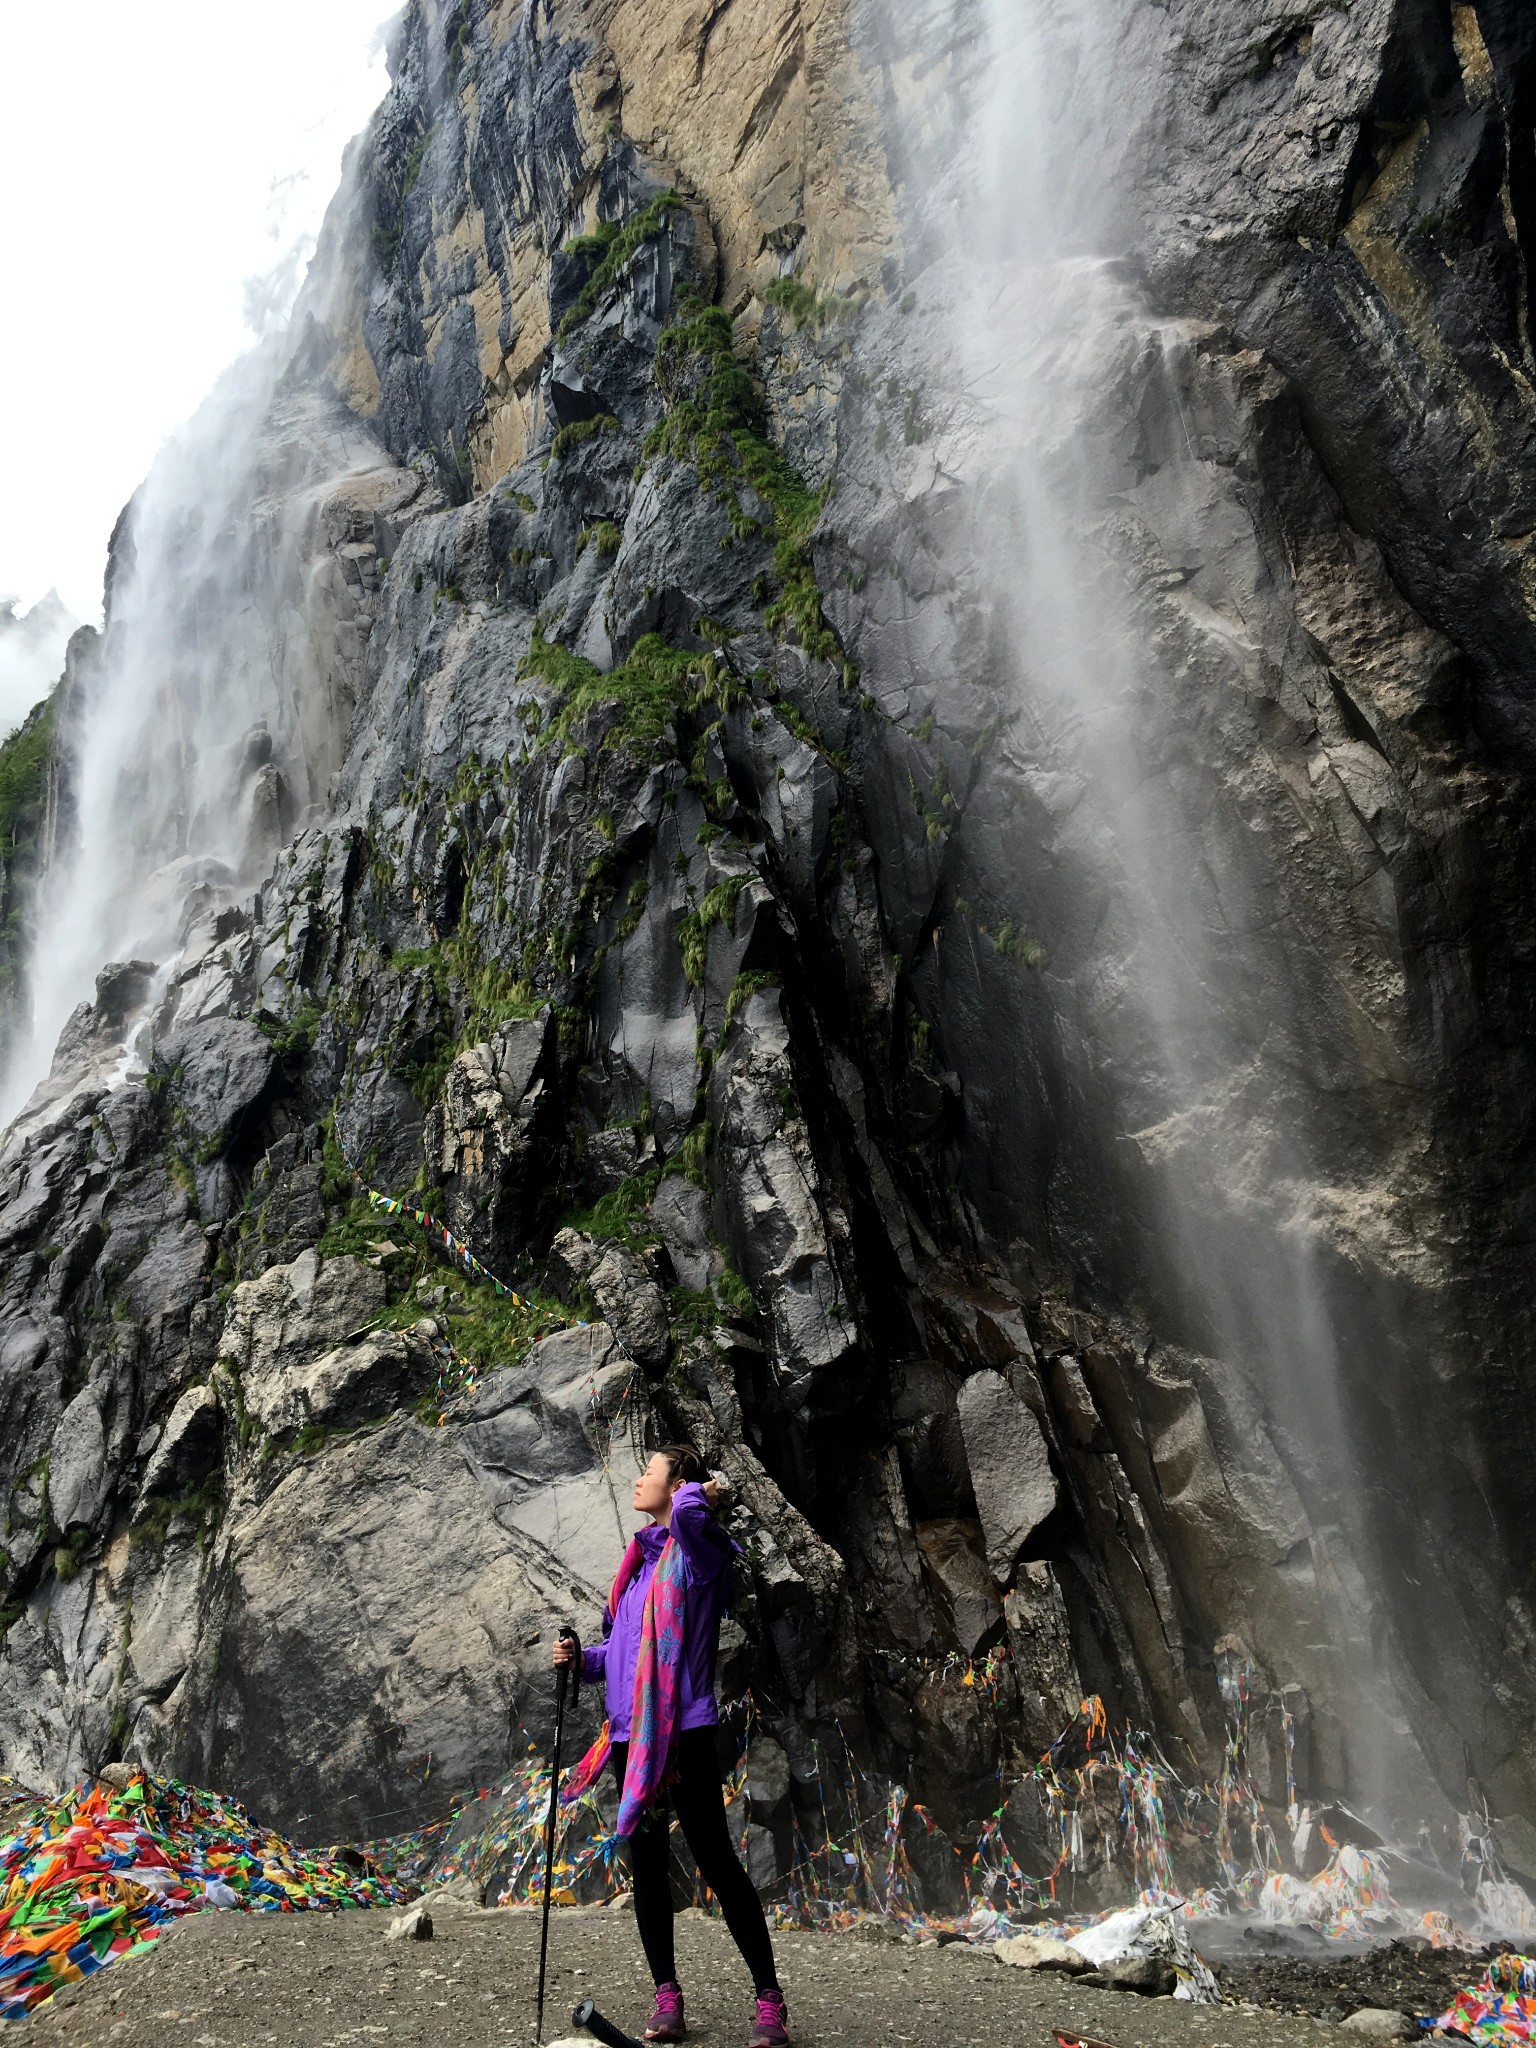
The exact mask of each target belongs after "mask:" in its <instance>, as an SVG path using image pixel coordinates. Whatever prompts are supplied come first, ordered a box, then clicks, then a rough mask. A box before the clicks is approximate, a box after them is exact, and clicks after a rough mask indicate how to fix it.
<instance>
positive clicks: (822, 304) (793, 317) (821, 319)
mask: <svg viewBox="0 0 1536 2048" xmlns="http://www.w3.org/2000/svg"><path fill="white" fill-rule="evenodd" d="M763 297H764V298H765V299H766V300H767V302H768V304H769V305H770V306H776V307H777V308H778V310H779V311H780V312H781V313H782V314H783V315H784V317H785V319H786V320H787V321H788V323H789V325H790V326H791V327H809V328H812V329H814V330H815V331H816V332H817V333H820V332H821V330H822V329H823V328H824V327H835V326H841V325H842V324H843V323H845V322H847V321H850V320H852V319H854V318H855V316H856V315H857V313H858V311H859V305H860V302H859V300H857V299H843V298H838V297H837V296H836V295H835V294H830V295H828V296H827V297H825V298H823V297H821V296H819V295H818V294H817V292H816V290H815V289H814V287H813V286H811V285H808V284H805V283H803V282H802V281H801V280H800V279H799V278H798V277H778V278H775V279H774V281H773V283H772V284H771V285H769V287H768V289H767V291H766V292H764V294H763Z"/></svg>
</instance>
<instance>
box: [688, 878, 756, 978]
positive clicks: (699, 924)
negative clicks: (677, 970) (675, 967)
mask: <svg viewBox="0 0 1536 2048" xmlns="http://www.w3.org/2000/svg"><path fill="white" fill-rule="evenodd" d="M751 879H752V877H751V876H750V875H728V876H727V877H726V879H725V880H724V881H723V882H717V883H716V884H715V886H714V888H713V889H711V890H710V891H709V893H708V894H707V895H706V896H705V897H704V899H703V901H702V902H701V903H700V904H699V907H698V909H697V910H690V911H689V912H687V914H686V915H685V916H684V917H683V918H682V920H681V921H680V922H679V924H678V927H677V936H678V942H679V944H680V945H681V946H682V949H683V973H684V974H685V975H686V976H687V978H688V986H689V987H690V988H701V987H702V986H703V983H704V967H705V962H706V960H707V958H708V953H709V930H710V926H711V925H716V924H723V925H726V926H727V927H729V926H733V925H734V924H735V922H736V905H737V903H738V901H739V900H740V897H741V892H742V890H743V889H745V888H746V886H747V884H748V882H750V881H751Z"/></svg>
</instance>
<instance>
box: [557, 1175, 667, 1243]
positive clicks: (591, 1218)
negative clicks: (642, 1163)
mask: <svg viewBox="0 0 1536 2048" xmlns="http://www.w3.org/2000/svg"><path fill="white" fill-rule="evenodd" d="M660 1180H661V1168H660V1167H659V1166H652V1167H648V1168H647V1169H646V1171H645V1172H644V1173H636V1174H631V1175H630V1176H629V1178H628V1179H627V1180H623V1181H620V1183H619V1185H618V1186H617V1187H616V1188H614V1189H613V1190H612V1191H611V1193H609V1194H606V1195H602V1196H600V1197H599V1198H598V1200H597V1201H596V1202H594V1203H593V1205H592V1207H591V1208H590V1209H572V1210H569V1211H568V1212H567V1213H566V1214H565V1215H564V1216H562V1217H561V1219H560V1221H561V1226H562V1227H563V1228H565V1229H568V1230H579V1231H581V1232H582V1234H583V1235H584V1236H586V1237H598V1238H602V1237H618V1238H623V1239H625V1240H626V1241H627V1242H629V1243H650V1242H651V1241H652V1240H653V1239H654V1237H655V1232H654V1231H653V1230H652V1229H651V1225H650V1214H649V1212H650V1206H651V1198H652V1196H653V1195H654V1194H655V1192H656V1189H657V1186H658V1184H659V1183H660Z"/></svg>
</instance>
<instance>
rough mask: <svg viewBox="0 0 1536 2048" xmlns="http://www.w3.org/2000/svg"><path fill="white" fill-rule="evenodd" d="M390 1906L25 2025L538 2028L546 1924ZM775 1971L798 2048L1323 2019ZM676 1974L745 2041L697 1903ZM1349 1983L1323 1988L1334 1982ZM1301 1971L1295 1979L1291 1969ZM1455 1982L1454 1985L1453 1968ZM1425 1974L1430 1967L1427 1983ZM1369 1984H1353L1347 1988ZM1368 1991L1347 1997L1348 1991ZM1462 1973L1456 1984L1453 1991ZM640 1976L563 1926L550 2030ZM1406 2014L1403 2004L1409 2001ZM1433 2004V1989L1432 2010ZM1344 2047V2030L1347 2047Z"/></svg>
mask: <svg viewBox="0 0 1536 2048" xmlns="http://www.w3.org/2000/svg"><path fill="white" fill-rule="evenodd" d="M391 1917H392V1916H390V1915H388V1914H384V1913H367V1912H349V1913H326V1914H321V1913H315V1914H302V1915H294V1916H291V1917H290V1916H286V1915H285V1916H281V1917H278V1916H273V1917H267V1916H265V1915H255V1914H244V1913H207V1914H204V1915H201V1916H200V1917H198V1918H196V1919H194V1920H191V1921H189V1922H187V1923H186V1924H185V1925H184V1926H182V1927H181V1928H179V1929H178V1930H177V1931H176V1932H175V1933H174V1934H173V1935H171V1936H169V1937H168V1938H167V1939H166V1940H164V1941H163V1942H162V1943H161V1944H160V1945H159V1947H158V1948H156V1949H155V1950H153V1951H152V1952H151V1953H150V1954H149V1955H147V1956H146V1957H144V1958H142V1959H140V1960H137V1961H135V1962H132V1963H121V1964H118V1965H116V1966H114V1967H113V1968H112V1969H110V1970H108V1971H106V1972H104V1973H103V1974H102V1975H101V1976H99V1977H96V1978H94V1979H93V1980H91V1981H90V1982H88V1983H86V1984H83V1985H80V1986H78V1987H75V1988H74V1989H72V1990H70V1991H68V1992H66V1993H64V1994H63V1995H62V1996H61V1997H60V1998H59V1999H56V2000H55V2001H54V2004H53V2006H52V2007H50V2008H48V2009H46V2010H45V2011H43V2012H42V2013H40V2014H39V2015H38V2016H37V2017H36V2018H35V2019H34V2020H32V2021H31V2023H30V2025H29V2028H28V2033H27V2036H26V2039H27V2042H28V2044H29V2048H50V2044H53V2043H60V2044H63V2043H68V2044H69V2048H97V2044H106V2043H109V2042H110V2043H112V2044H114V2048H175V2044H178V2043H188V2044H191V2048H226V2044H228V2048H245V2044H251V2048H258V2044H259V2048H341V2044H343V2043H354V2042H357V2043H387V2044H400V2048H405V2044H408V2043H409V2044H417V2043H420V2044H426V2043H432V2044H434V2048H438V2044H449V2043H451V2044H452V2048H499V2044H501V2043H504V2042H508V2041H527V2040H529V2039H531V2037H532V2032H533V2005H534V1981H535V1972H536V1969H537V1962H538V1934H539V1925H538V1916H537V1914H536V1913H534V1912H532V1911H529V1910H524V1909H514V1910H510V1911H500V1912H492V1911H479V1910H476V1909H473V1908H466V1907H438V1908H437V1909H435V1912H434V1928H435V1931H434V1937H433V1939H432V1941H431V1942H430V1943H415V1942H391V1941H389V1940H387V1939H386V1934H387V1930H388V1928H389V1925H390V1920H391ZM778 1952H779V1958H780V1963H781V1974H782V1976H783V1979H784V1983H785V1986H786V1989H787V1991H788V1995H789V2000H790V2013H791V2019H792V2022H793V2027H794V2036H795V2040H796V2042H797V2043H798V2044H799V2048H822V2044H831V2043H833V2042H836V2043H837V2044H838V2048H876V2044H879V2048H888V2044H891V2043H915V2044H917V2043H929V2042H934V2043H938V2042H944V2043H955V2044H960V2048H966V2044H974V2048H980V2044H983V2043H985V2044H987V2048H991V2044H993V2043H995V2042H1003V2041H1007V2042H1009V2043H1016V2044H1021V2048H1053V2044H1054V2035H1055V2031H1056V2030H1057V2029H1058V2028H1059V2029H1062V2030H1064V2031H1068V2032H1072V2033H1077V2034H1081V2035H1086V2036H1091V2037H1094V2038H1096V2039H1099V2040H1103V2041H1107V2042H1110V2043H1112V2044H1113V2048H1249V2044H1257V2043H1260V2042H1264V2043H1292V2042H1294V2043H1296V2044H1298V2048H1300V2044H1305V2043H1320V2042H1321V2041H1322V2039H1323V2035H1322V2032H1321V2023H1320V2022H1319V2021H1318V2020H1317V2019H1315V2018H1311V2017H1308V2016H1306V2015H1304V2014H1300V2013H1296V2012H1290V2011H1286V2012H1280V2011H1273V2010H1272V2011H1259V2010H1256V2009H1255V2007H1254V2006H1253V2005H1251V2004H1236V2003H1234V2004H1231V2005H1228V2006H1225V2007H1223V2008H1222V2009H1220V2010H1216V2009H1214V2008H1211V2007H1199V2006H1192V2005H1187V2004H1183V2003H1180V2002H1178V2001H1175V2000H1172V1999H1166V1998H1161V1999H1148V1998H1140V1997H1137V1996H1135V1995H1133V1994H1130V1993H1126V1992H1113V1991H1098V1990H1091V1989H1087V1988H1084V1987H1083V1986H1082V1985H1080V1984H1074V1983H1072V1982H1071V1981H1070V1980H1068V1979H1065V1978H1062V1977H1059V1976H1056V1975H1049V1974H1044V1973H1039V1972H1027V1971H1022V1970H1013V1969H1004V1968H1002V1967H1001V1966H999V1964H998V1963H997V1962H996V1961H995V1960H994V1958H993V1956H992V1954H991V1953H990V1951H988V1950H986V1949H983V1948H975V1947H970V1946H968V1945H967V1944H965V1943H955V1944H951V1945H949V1946H946V1947H942V1948H941V1947H925V1946H919V1947H911V1946H908V1945H905V1944H903V1943H900V1942H897V1941H891V1942H885V1941H880V1942H876V1943H871V1942H869V1941H867V1940H861V1939H856V1938H854V1937H851V1936H835V1935H817V1934H781V1935H780V1936H779V1937H778ZM678 1962H679V1969H680V1973H681V1976H682V1978H683V1981H684V1984H685V1986H686V1987H687V1989H688V1992H689V2000H690V2002H689V2014H690V2023H691V2026H692V2029H693V2032H694V2034H695V2035H696V2036H697V2038H698V2039H699V2040H700V2041H701V2042H702V2043H705V2044H707V2048H724V2044H726V2043H733V2042H739V2041H740V2040H743V2039H744V2038H745V2028H746V2025H747V2022H748V2019H749V2017H750V2005H749V2002H748V1999H747V1995H746V1989H745V1984H744V1980H743V1977H742V1972H741V1968H740V1965H739V1963H738V1962H737V1960H736V1957H735V1954H734V1952H733V1950H732V1948H731V1944H730V1938H729V1936H728V1935H727V1933H726V1930H725V1928H724V1925H723V1924H722V1923H721V1922H719V1921H718V1920H714V1919H710V1918H706V1917H705V1916H704V1915H703V1914H701V1913H699V1912H697V1911H692V1912H688V1913H685V1914H683V1915H682V1916H681V1918H680V1920H679V1922H678ZM1330 1969H1332V1970H1335V1971H1337V1972H1339V1973H1340V1976H1339V1981H1338V1983H1337V1984H1335V1985H1334V1986H1333V1989H1332V1993H1331V1995H1325V1994H1326V1993H1327V1992H1328V1986H1327V1985H1326V1984H1325V1982H1324V1974H1325V1973H1326V1972H1327V1971H1328V1970H1330ZM1286 1971H1290V1972H1292V1973H1300V1974H1293V1975H1292V1976H1291V1977H1290V1978H1289V1979H1287V1978H1286V1976H1285V1974H1284V1973H1285V1972H1286ZM1447 1971H1448V1972H1449V1974H1447ZM1426 1972H1427V1973H1428V1974H1426ZM1357 1976H1358V1977H1359V1980H1360V1982H1359V1985H1358V1986H1357V1985H1356V1984H1355V1978H1356V1977H1357ZM1431 1976H1433V1977H1434V1979H1435V1983H1436V1984H1437V1985H1438V1984H1440V1983H1441V1981H1442V1980H1443V1984H1444V1987H1445V1988H1446V1995H1447V1996H1448V1995H1449V1990H1450V1989H1454V1988H1455V1983H1459V1982H1461V1981H1463V1979H1462V1978H1461V1976H1460V1974H1459V1969H1458V1967H1457V1966H1456V1965H1454V1964H1446V1965H1442V1964H1441V1961H1440V1959H1439V1958H1425V1957H1422V1956H1418V1955H1413V1956H1409V1955H1408V1954H1407V1953H1406V1951H1403V1952H1399V1950H1398V1949H1397V1948H1396V1947H1393V1948H1389V1949H1384V1950H1381V1951H1378V1952H1377V1955H1376V1957H1374V1958H1371V1959H1362V1958H1344V1959H1337V1960H1335V1961H1333V1962H1331V1963H1317V1964H1309V1963H1301V1964H1298V1963H1295V1962H1287V1961H1283V1960H1282V1959H1280V1958H1267V1959H1266V1960H1265V1962H1264V1964H1263V1965H1262V1967H1261V1969H1260V1971H1259V1972H1258V1973H1257V1974H1255V1973H1253V1972H1251V1971H1250V1970H1249V1968H1248V1966H1246V1965H1243V1966H1239V1965H1232V1966H1229V1969H1228V1972H1227V1976H1226V1982H1227V1983H1228V1986H1229V1988H1231V1989H1234V1990H1237V1991H1239V1993H1240V1995H1241V1996H1243V1997H1244V1998H1256V1997H1267V1998H1270V1999H1273V2000H1275V2001H1277V2002H1278V2003H1283V2002H1284V2001H1285V1999H1286V1996H1287V1991H1286V1986H1287V1984H1289V1986H1290V1988H1291V1991H1292V1992H1294V1993H1296V1995H1297V1997H1298V2002H1299V2001H1300V1997H1301V1995H1302V1993H1305V1995H1306V1996H1308V1997H1310V1998H1311V1999H1312V2001H1313V2003H1314V2006H1315V2007H1316V2008H1318V2009H1321V2008H1323V2007H1324V2006H1327V2007H1330V2008H1332V2009H1335V2010H1343V2009H1347V2008H1350V2007H1354V2006H1358V2005H1359V2004H1361V2003H1365V2002H1369V2001H1370V2000H1372V1999H1373V1998H1374V1997H1376V1995H1377V1994H1378V1993H1379V1994H1380V1995H1381V1996H1382V1997H1383V1999H1390V1998H1391V1997H1392V1996H1393V1995H1394V1994H1393V1987H1394V1986H1395V1985H1397V1984H1400V1983H1401V1984H1408V1983H1409V1980H1410V1979H1411V1988H1412V1990H1413V1991H1415V1992H1417V1993H1419V1994H1422V1993H1423V1992H1424V1991H1429V1990H1432V1989H1434V1986H1432V1985H1431V1983H1430V1977H1431ZM1346 1978H1347V1979H1348V1981H1349V1985H1350V1986H1351V1987H1352V1988H1353V1991H1357V1992H1358V1993H1359V1995H1348V1996H1346V1995H1345V1991H1344V1989H1343V1988H1341V1987H1343V1985H1344V1981H1345V1979H1346ZM1453 1979H1454V1982H1453ZM648 1988H649V1987H648V1983H647V1980H646V1976H645V1972H644V1969H643V1966H642V1963H641V1959H640V1953H639V1945H638V1943H637V1941H636V1937H635V1926H634V1921H633V1919H632V1918H631V1917H630V1915H629V1914H628V1913H624V1912H616V1911H613V1910H612V1909H609V1910H601V1911H600V1910H591V1911H565V1912H561V1913H558V1914H557V1915H556V1916H555V1920H554V1924H553V1928H552V1932H551V1940H550V1977H549V1995H548V2008H547V2013H546V2024H545V2036H546V2039H548V2040H550V2041H551V2042H553V2041H555V2040H557V2039H559V2038H560V2037H561V2036H562V2035H564V2034H567V2033H568V2032H569V2026H568V2019H567V2016H568V2014H569V2012H570V2010H571V2007H572V2006H573V2005H574V2004H575V2002H576V2001H577V2000H578V1999H580V1998H583V1997H589V1996H590V1997H592V1998H593V1999H595V2000H596V2002H597V2004H598V2006H599V2008H600V2009H601V2010H603V2011H604V2012H606V2013H607V2014H608V2016H609V2017H610V2018H612V2019H613V2020H615V2021H616V2022H617V2023H618V2024H619V2025H621V2026H624V2027H626V2028H629V2029H631V2030H637V2029H638V2028H639V2027H640V2026H641V2025H642V2024H643V2022H644V2018H645V2014H646V2011H647V2009H648ZM1406 2002H1407V2003H1409V2004H1412V2003H1413V2002H1414V2001H1413V1999H1412V1998H1411V1997H1410V1998H1408V1999H1407V2000H1406ZM1427 2002H1428V2003H1429V2004H1431V2005H1434V2004H1437V2003H1439V1992H1438V1990H1435V1995H1434V1996H1433V1997H1431V1998H1430V1999H1429V2000H1428V2001H1427ZM1345 2038H1349V2037H1348V2036H1346V2037H1345Z"/></svg>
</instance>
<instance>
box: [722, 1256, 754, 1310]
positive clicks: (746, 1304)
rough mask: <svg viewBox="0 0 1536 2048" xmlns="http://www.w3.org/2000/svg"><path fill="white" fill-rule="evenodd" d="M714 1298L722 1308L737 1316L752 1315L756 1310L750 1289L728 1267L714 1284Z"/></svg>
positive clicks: (739, 1276) (737, 1274)
mask: <svg viewBox="0 0 1536 2048" xmlns="http://www.w3.org/2000/svg"><path fill="white" fill-rule="evenodd" d="M715 1298H716V1300H717V1301H719V1303H720V1304H721V1306H722V1307H723V1308H728V1309H730V1310H732V1311H733V1312H734V1313H735V1314H736V1315H739V1316H749V1315H752V1314H754V1313H755V1312H756V1309H757V1303H756V1301H755V1300H754V1299H753V1296H752V1290H751V1288H750V1287H749V1286H748V1285H747V1283H746V1281H745V1280H743V1279H742V1277H741V1275H740V1274H739V1273H733V1272H732V1271H731V1269H730V1268H729V1267H727V1268H726V1270H725V1271H724V1272H723V1273H722V1274H721V1275H720V1278H719V1279H718V1280H717V1281H716V1282H715Z"/></svg>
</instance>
